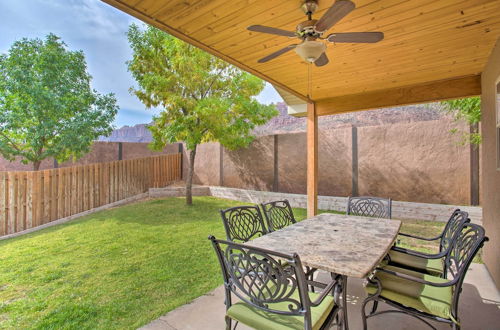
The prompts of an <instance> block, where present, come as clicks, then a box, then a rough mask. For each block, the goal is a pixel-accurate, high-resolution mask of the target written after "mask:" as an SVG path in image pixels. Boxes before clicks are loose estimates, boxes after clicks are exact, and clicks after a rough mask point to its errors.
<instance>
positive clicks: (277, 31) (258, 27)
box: [247, 25, 296, 38]
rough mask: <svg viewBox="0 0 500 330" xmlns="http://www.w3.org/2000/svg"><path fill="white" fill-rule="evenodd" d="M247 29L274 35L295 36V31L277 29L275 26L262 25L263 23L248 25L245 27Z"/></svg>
mask: <svg viewBox="0 0 500 330" xmlns="http://www.w3.org/2000/svg"><path fill="white" fill-rule="evenodd" d="M247 30H249V31H255V32H261V33H269V34H275V35H278V36H283V37H290V38H292V37H296V35H295V32H291V31H286V30H282V29H277V28H273V27H269V26H264V25H250V26H249V27H247Z"/></svg>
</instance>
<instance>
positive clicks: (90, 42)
mask: <svg viewBox="0 0 500 330" xmlns="http://www.w3.org/2000/svg"><path fill="white" fill-rule="evenodd" d="M133 22H136V23H141V22H140V21H138V20H136V19H134V18H133V17H131V16H129V15H127V14H124V13H122V12H120V11H119V10H117V9H115V8H113V7H110V6H109V5H107V4H105V3H103V2H101V1H99V0H0V53H5V52H6V51H7V50H8V49H9V48H10V46H11V45H12V43H13V42H14V41H16V40H19V39H21V38H24V37H26V38H44V36H45V35H47V34H48V33H50V32H52V33H54V34H56V35H57V36H59V37H61V38H62V40H63V41H64V42H65V43H66V44H67V45H68V48H69V49H72V50H80V49H81V50H83V51H84V53H85V56H86V59H87V64H88V71H89V72H90V74H91V75H92V77H93V81H92V85H93V88H95V89H97V90H98V91H99V92H100V93H115V95H116V97H117V99H118V105H119V107H120V111H119V112H118V116H117V118H116V120H115V125H116V126H117V127H121V126H123V125H135V124H140V123H147V122H149V121H150V120H151V116H152V115H153V113H155V110H147V109H145V107H144V106H143V104H142V103H141V102H140V101H139V100H138V99H137V98H135V96H133V95H131V94H130V93H129V91H128V90H129V88H130V87H131V86H133V85H134V80H133V78H132V76H131V75H130V73H129V72H128V71H127V67H126V65H125V62H126V61H127V60H129V59H130V58H131V56H132V52H131V50H130V48H129V46H128V42H127V37H126V31H127V28H128V26H129V25H130V24H131V23H133ZM258 99H259V100H260V101H261V102H262V103H271V102H279V101H281V98H280V97H279V95H278V94H277V93H276V91H275V90H274V89H273V88H272V86H270V85H267V86H266V88H265V89H264V91H263V92H262V93H261V94H260V95H259V96H258Z"/></svg>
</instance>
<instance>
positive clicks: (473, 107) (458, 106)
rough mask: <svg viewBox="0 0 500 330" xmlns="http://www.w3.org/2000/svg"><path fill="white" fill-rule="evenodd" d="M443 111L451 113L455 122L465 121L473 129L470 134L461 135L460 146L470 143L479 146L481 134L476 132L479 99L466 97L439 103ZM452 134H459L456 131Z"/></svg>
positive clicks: (479, 107)
mask: <svg viewBox="0 0 500 330" xmlns="http://www.w3.org/2000/svg"><path fill="white" fill-rule="evenodd" d="M441 105H443V109H444V111H446V112H448V113H451V114H452V115H453V117H454V118H455V120H457V121H458V120H465V121H466V122H467V123H469V124H471V125H472V127H473V130H472V132H461V133H462V144H466V143H470V144H474V145H479V144H481V133H479V130H478V124H479V122H480V121H481V98H480V97H467V98H462V99H455V100H448V101H443V102H441ZM452 133H455V134H456V133H459V131H458V129H454V130H452Z"/></svg>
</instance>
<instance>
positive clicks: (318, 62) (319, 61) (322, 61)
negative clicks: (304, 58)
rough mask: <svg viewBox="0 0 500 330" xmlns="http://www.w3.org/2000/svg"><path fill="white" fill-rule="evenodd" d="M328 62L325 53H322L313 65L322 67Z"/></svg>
mask: <svg viewBox="0 0 500 330" xmlns="http://www.w3.org/2000/svg"><path fill="white" fill-rule="evenodd" d="M328 62H330V61H329V60H328V56H326V53H323V54H321V56H320V57H318V59H317V60H316V61H314V64H316V66H323V65H327V64H328Z"/></svg>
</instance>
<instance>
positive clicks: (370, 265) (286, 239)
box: [245, 213, 401, 329]
mask: <svg viewBox="0 0 500 330" xmlns="http://www.w3.org/2000/svg"><path fill="white" fill-rule="evenodd" d="M400 227H401V221H399V220H389V219H380V218H367V217H359V216H350V215H343V214H331V213H323V214H320V215H317V216H315V217H312V218H309V219H306V220H303V221H301V222H298V223H295V224H293V225H290V226H288V227H286V228H283V229H280V230H277V231H274V232H272V233H269V234H267V235H264V236H262V237H259V238H256V239H254V240H252V241H249V242H247V243H245V244H246V245H250V246H255V247H259V248H265V249H268V250H272V251H277V252H281V253H286V254H293V253H297V254H298V255H299V257H300V259H301V261H302V264H303V265H304V266H307V267H310V268H316V269H320V270H324V271H327V272H330V273H332V274H335V275H337V276H339V277H340V280H339V286H338V287H337V288H336V290H339V292H340V293H339V295H338V296H342V299H341V300H342V301H340V300H339V299H336V303H337V304H339V307H340V308H341V309H342V315H343V317H342V319H343V320H342V322H343V325H344V328H345V329H347V328H348V322H347V305H346V291H347V290H346V286H347V278H348V277H356V278H365V277H367V276H368V275H369V274H370V273H371V272H372V270H373V269H374V268H375V267H376V266H377V265H378V264H379V263H380V261H382V259H383V258H384V256H385V255H386V254H387V253H388V252H389V250H390V248H391V246H392V245H393V244H394V241H395V239H396V236H397V234H398V232H399V228H400Z"/></svg>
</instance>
